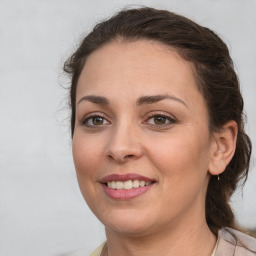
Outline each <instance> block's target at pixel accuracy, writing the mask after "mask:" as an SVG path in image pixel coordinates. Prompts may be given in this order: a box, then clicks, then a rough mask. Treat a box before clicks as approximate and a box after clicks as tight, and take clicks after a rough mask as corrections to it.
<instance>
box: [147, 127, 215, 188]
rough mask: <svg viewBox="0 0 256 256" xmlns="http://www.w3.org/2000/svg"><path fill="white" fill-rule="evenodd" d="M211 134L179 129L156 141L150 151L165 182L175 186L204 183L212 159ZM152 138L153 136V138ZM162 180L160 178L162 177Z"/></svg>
mask: <svg viewBox="0 0 256 256" xmlns="http://www.w3.org/2000/svg"><path fill="white" fill-rule="evenodd" d="M207 138H208V133H207V132H201V133H200V134H199V133H198V132H196V131H195V132H192V131H191V132H189V131H187V132H184V131H182V132H179V133H175V134H172V135H170V136H169V137H167V136H166V137H165V138H162V139H161V138H160V139H159V138H158V142H157V141H153V142H152V143H153V145H154V147H151V148H153V149H154V150H151V151H150V150H149V151H148V154H150V155H151V157H150V159H151V160H152V162H153V164H154V166H155V167H156V168H157V169H158V170H159V174H160V179H163V182H164V183H167V182H168V183H172V185H173V187H176V188H178V186H180V185H181V186H183V185H185V186H186V185H189V184H191V185H192V183H193V182H192V181H193V180H194V183H195V182H197V180H198V181H199V182H203V181H204V179H205V177H206V175H207V169H208V164H209V159H210V153H209V152H210V150H209V149H210V143H209V142H208V140H207ZM151 140H152V139H151ZM160 181H161V180H160Z"/></svg>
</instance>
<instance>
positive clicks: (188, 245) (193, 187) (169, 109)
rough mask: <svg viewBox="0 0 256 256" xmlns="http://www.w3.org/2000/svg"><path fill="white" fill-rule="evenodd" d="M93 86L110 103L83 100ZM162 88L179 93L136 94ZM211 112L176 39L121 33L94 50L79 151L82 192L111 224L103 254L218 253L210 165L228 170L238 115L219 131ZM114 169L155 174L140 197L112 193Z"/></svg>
mask: <svg viewBox="0 0 256 256" xmlns="http://www.w3.org/2000/svg"><path fill="white" fill-rule="evenodd" d="M88 95H94V96H101V97H102V96H103V97H105V98H106V99H107V100H108V102H109V104H105V103H104V102H97V103H95V101H94V102H92V101H93V100H91V99H88V98H87V99H85V98H84V99H82V98H83V97H86V96H88ZM155 95H165V96H166V95H169V96H170V97H171V98H168V99H162V100H159V101H157V102H154V103H152V102H151V103H148V102H144V103H143V104H138V102H137V101H138V99H139V98H140V97H143V96H155ZM95 115H96V116H100V119H95V118H93V117H92V116H95ZM156 116H157V117H160V121H161V122H160V123H159V122H156V121H157V120H156V118H154V117H156ZM208 121H209V117H208V112H207V108H206V104H205V101H204V98H203V96H202V94H201V93H200V92H199V90H198V87H197V85H196V81H195V78H194V72H193V66H192V64H191V63H188V62H186V61H185V60H183V59H182V58H181V57H180V56H179V55H178V54H177V53H176V52H175V51H173V50H171V49H170V48H168V47H166V46H163V45H161V44H159V43H157V42H152V41H146V40H139V41H135V42H123V41H122V40H116V41H114V42H111V43H109V44H107V45H105V46H103V47H101V48H100V49H98V50H96V51H95V52H93V53H92V54H91V55H90V56H89V57H88V59H87V61H86V64H85V66H84V68H83V70H82V73H81V75H80V78H79V81H78V87H77V110H76V123H75V130H74V137H73V158H74V163H75V168H76V172H77V178H78V183H79V186H80V189H81V192H82V194H83V196H84V198H85V200H86V202H87V204H88V205H89V207H90V208H91V210H92V211H93V213H94V214H95V215H96V216H97V217H98V218H99V220H100V221H101V222H102V223H103V224H104V225H105V227H106V236H107V242H108V247H107V250H106V251H105V252H104V255H111V256H115V255H130V256H131V255H132V256H133V255H167V256H168V255H185V256H186V255H190V256H191V255H202V256H203V255H204V256H205V255H210V254H211V252H212V250H213V248H214V246H215V243H216V237H215V236H214V235H213V234H212V233H211V231H210V229H209V228H208V226H207V223H206V220H205V195H206V190H207V185H208V182H209V178H210V174H213V175H216V174H218V173H221V172H222V171H224V170H225V166H226V165H227V164H228V162H229V161H230V159H231V158H232V156H233V154H234V150H235V140H236V124H235V123H234V122H232V121H231V122H229V123H228V124H226V126H225V127H223V129H222V130H221V131H220V132H218V133H216V134H212V133H211V132H210V131H209V126H208ZM114 173H118V174H126V173H137V174H140V175H143V176H146V177H148V178H151V179H153V180H155V181H156V183H155V184H154V185H153V186H152V187H151V188H150V189H149V190H148V191H147V192H146V193H145V194H142V195H140V196H138V197H136V198H133V199H131V200H114V199H112V198H110V197H108V196H107V195H106V194H105V193H104V190H103V188H102V185H101V184H100V180H101V179H102V178H103V177H105V176H106V175H109V174H114Z"/></svg>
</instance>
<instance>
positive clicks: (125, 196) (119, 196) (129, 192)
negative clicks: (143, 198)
mask: <svg viewBox="0 0 256 256" xmlns="http://www.w3.org/2000/svg"><path fill="white" fill-rule="evenodd" d="M154 184H155V183H152V184H150V185H148V186H144V187H138V188H132V189H113V188H109V187H108V186H107V185H105V184H102V186H103V189H104V191H105V193H106V194H107V195H108V196H109V197H111V198H113V199H116V200H129V199H132V198H135V197H137V196H140V195H142V194H144V193H146V192H147V191H148V190H149V189H150V188H151V187H152V186H153V185H154Z"/></svg>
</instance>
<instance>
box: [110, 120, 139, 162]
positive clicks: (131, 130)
mask: <svg viewBox="0 0 256 256" xmlns="http://www.w3.org/2000/svg"><path fill="white" fill-rule="evenodd" d="M138 129H139V128H138V127H136V125H135V124H133V122H132V120H120V121H119V122H117V123H116V124H115V125H114V127H113V129H112V131H111V135H110V137H109V141H108V145H107V150H106V153H107V155H108V157H110V158H112V159H114V160H116V161H118V162H122V161H125V160H126V159H128V158H138V157H140V156H141V154H142V148H141V144H140V141H139V134H138V133H139V131H138Z"/></svg>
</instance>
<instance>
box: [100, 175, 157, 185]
mask: <svg viewBox="0 0 256 256" xmlns="http://www.w3.org/2000/svg"><path fill="white" fill-rule="evenodd" d="M127 180H144V181H146V182H147V181H150V182H153V181H155V180H153V179H150V178H148V177H145V176H142V175H139V174H136V173H127V174H115V173H114V174H110V175H107V176H105V177H103V178H102V179H101V180H100V183H108V182H110V181H127Z"/></svg>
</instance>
